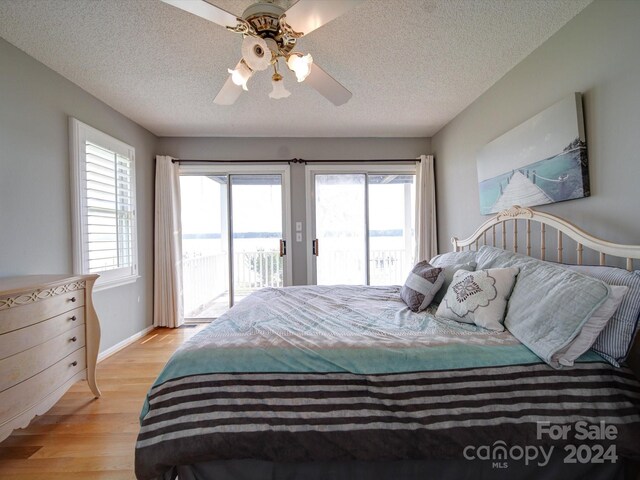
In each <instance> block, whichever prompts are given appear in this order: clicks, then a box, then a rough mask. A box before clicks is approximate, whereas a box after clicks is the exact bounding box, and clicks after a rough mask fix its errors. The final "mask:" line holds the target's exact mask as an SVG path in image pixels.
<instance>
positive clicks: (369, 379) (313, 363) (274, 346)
mask: <svg viewBox="0 0 640 480" xmlns="http://www.w3.org/2000/svg"><path fill="white" fill-rule="evenodd" d="M541 422H543V423H541ZM544 422H546V423H544ZM541 425H542V426H543V427H541ZM555 425H565V426H567V427H568V429H569V430H568V431H567V432H568V433H567V435H566V438H560V439H558V438H552V436H551V435H550V434H549V428H548V427H551V426H555ZM606 426H609V428H614V429H615V438H607V439H604V440H603V439H593V438H591V440H590V444H600V445H602V446H603V447H606V448H612V449H613V451H614V452H615V454H616V455H617V456H618V457H630V458H636V459H638V458H640V445H639V443H638V441H637V439H638V438H640V386H639V384H638V382H637V380H636V379H635V377H634V376H633V374H632V373H631V372H630V371H629V370H627V369H617V368H614V367H611V366H610V365H609V364H607V363H605V362H602V361H601V360H599V357H597V356H596V355H595V354H590V355H586V356H585V357H584V358H583V359H582V361H581V362H580V363H577V364H576V366H575V367H574V368H571V369H564V370H554V369H552V368H550V367H548V366H547V365H545V364H543V363H540V362H539V360H538V359H537V357H535V356H534V355H533V354H531V353H530V352H529V351H528V350H527V349H526V348H525V347H524V346H522V345H521V344H519V343H518V342H517V341H516V340H515V339H513V337H511V336H510V334H509V333H508V332H503V333H498V334H496V333H495V332H487V331H484V330H482V329H479V328H476V327H473V326H469V325H460V324H455V322H451V323H447V322H445V323H443V322H442V321H441V320H440V319H436V318H435V317H433V315H431V314H429V313H423V314H414V313H412V312H410V311H409V310H408V309H406V308H405V307H404V304H403V303H402V302H401V301H399V298H398V296H397V288H396V287H345V286H340V287H289V288H285V289H277V290H276V289H267V290H262V291H260V292H257V293H256V294H254V295H251V296H250V297H248V298H247V299H245V300H243V301H242V302H240V303H239V304H238V305H237V306H236V307H234V308H233V309H232V310H231V311H230V312H229V313H228V314H226V315H225V316H223V317H221V318H220V319H219V320H218V321H216V322H214V323H213V324H212V325H211V326H209V327H207V329H205V330H203V331H202V332H200V333H199V334H198V335H196V336H194V337H193V338H192V339H191V340H190V341H189V342H187V343H186V344H185V345H184V346H183V347H182V348H181V349H180V350H179V351H178V352H176V354H175V355H174V356H173V357H172V359H171V360H170V361H169V363H168V364H167V366H166V367H165V369H164V370H163V372H162V373H161V375H160V376H159V378H158V380H157V381H156V383H155V384H154V386H153V387H152V388H151V390H150V392H149V395H148V397H147V403H146V405H145V408H144V409H143V412H142V414H141V430H140V434H139V437H138V442H137V447H136V475H137V476H138V478H139V479H157V478H173V477H174V475H175V471H174V467H175V466H176V465H185V464H193V463H198V462H205V461H210V460H228V459H263V460H271V461H275V462H308V461H318V460H319V461H322V460H349V459H358V460H400V459H430V458H435V459H460V460H465V459H467V460H468V459H469V457H473V456H474V455H475V456H476V458H477V455H476V454H477V452H479V451H480V450H478V449H479V448H481V447H483V446H487V447H491V446H495V445H496V444H497V442H498V443H499V444H500V445H505V446H506V447H508V448H510V447H522V448H524V447H527V446H531V448H534V447H535V448H542V449H546V450H545V451H548V448H550V447H553V448H557V449H559V450H562V448H563V445H566V444H571V443H575V444H589V440H588V439H587V440H583V439H582V438H581V437H578V436H577V435H579V434H580V432H582V431H583V430H585V431H586V430H587V429H589V428H591V429H596V428H600V429H602V428H604V427H606ZM610 433H611V431H610ZM612 436H613V435H609V437H612ZM500 442H501V443H500ZM585 442H586V443H585ZM542 453H543V452H542V450H541V454H542ZM540 458H544V455H542V456H541V457H540ZM540 458H538V459H537V460H536V461H540ZM520 461H522V460H520Z"/></svg>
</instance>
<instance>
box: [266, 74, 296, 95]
mask: <svg viewBox="0 0 640 480" xmlns="http://www.w3.org/2000/svg"><path fill="white" fill-rule="evenodd" d="M271 85H273V90H271V93H269V98H273V99H274V100H278V99H280V98H287V97H288V96H289V95H291V92H290V91H289V90H287V89H286V88H285V87H284V82H283V81H282V77H280V79H278V80H271Z"/></svg>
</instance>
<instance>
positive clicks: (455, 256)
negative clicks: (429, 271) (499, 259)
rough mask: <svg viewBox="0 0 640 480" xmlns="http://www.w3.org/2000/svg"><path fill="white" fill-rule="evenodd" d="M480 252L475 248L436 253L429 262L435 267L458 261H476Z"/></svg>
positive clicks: (453, 263)
mask: <svg viewBox="0 0 640 480" xmlns="http://www.w3.org/2000/svg"><path fill="white" fill-rule="evenodd" d="M477 255H478V252H476V251H475V250H465V251H464V252H448V253H441V254H440V255H436V256H435V257H433V258H432V259H431V260H429V263H430V264H431V265H433V266H434V267H441V266H443V265H455V264H456V263H470V262H476V261H477V260H476V257H477Z"/></svg>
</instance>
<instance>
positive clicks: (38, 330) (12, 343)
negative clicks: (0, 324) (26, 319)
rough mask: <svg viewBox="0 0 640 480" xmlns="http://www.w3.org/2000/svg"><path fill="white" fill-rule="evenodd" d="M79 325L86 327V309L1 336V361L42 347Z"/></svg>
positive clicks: (71, 311) (76, 310)
mask: <svg viewBox="0 0 640 480" xmlns="http://www.w3.org/2000/svg"><path fill="white" fill-rule="evenodd" d="M78 325H84V308H82V307H80V308H75V309H73V310H70V311H68V312H65V313H63V314H62V315H58V316H56V317H53V318H50V319H49V320H45V321H44V322H40V323H35V324H33V325H31V326H29V327H26V328H20V329H19V330H14V331H12V332H8V333H5V334H4V335H0V360H2V359H3V358H7V357H10V356H11V355H15V354H16V353H20V352H22V351H23V350H27V349H29V348H31V347H35V346H36V345H40V344H41V343H44V342H46V341H47V340H49V339H51V338H53V337H57V336H58V335H60V334H62V333H64V332H66V331H67V330H70V329H72V328H75V327H77V326H78Z"/></svg>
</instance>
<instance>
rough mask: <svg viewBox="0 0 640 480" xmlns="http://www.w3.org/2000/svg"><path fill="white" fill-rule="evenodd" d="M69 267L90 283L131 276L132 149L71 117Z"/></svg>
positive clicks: (134, 272)
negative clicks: (92, 278) (71, 261)
mask: <svg viewBox="0 0 640 480" xmlns="http://www.w3.org/2000/svg"><path fill="white" fill-rule="evenodd" d="M71 126H72V128H71V131H72V152H74V154H73V155H72V179H73V181H74V183H75V190H76V198H75V199H74V211H75V212H74V213H75V214H74V220H75V221H74V247H75V248H74V269H75V270H76V272H77V273H97V274H99V275H100V278H99V279H98V281H97V282H96V286H97V287H100V285H102V286H103V287H104V286H108V285H119V284H123V283H128V282H130V281H134V280H135V278H137V251H136V235H135V234H136V217H135V203H136V202H135V169H134V156H135V151H134V149H133V147H131V146H129V145H126V144H124V143H122V142H120V141H119V140H116V139H115V138H113V137H110V136H108V135H106V134H104V133H102V132H99V131H98V130H95V129H93V128H91V127H89V126H88V125H85V124H83V123H81V122H79V121H78V120H75V119H72V121H71Z"/></svg>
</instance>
